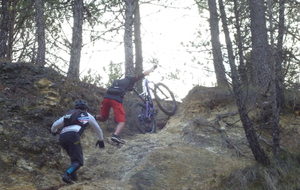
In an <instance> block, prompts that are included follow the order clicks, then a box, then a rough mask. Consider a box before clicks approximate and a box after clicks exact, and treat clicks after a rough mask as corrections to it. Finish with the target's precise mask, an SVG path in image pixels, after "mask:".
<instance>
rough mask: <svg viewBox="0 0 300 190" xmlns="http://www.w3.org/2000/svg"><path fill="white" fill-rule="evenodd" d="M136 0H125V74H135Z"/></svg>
mask: <svg viewBox="0 0 300 190" xmlns="http://www.w3.org/2000/svg"><path fill="white" fill-rule="evenodd" d="M134 1H135V0H125V33H124V48H125V76H133V75H134V67H133V40H132V34H133V29H132V28H133V27H132V26H133V14H134V10H135V8H134Z"/></svg>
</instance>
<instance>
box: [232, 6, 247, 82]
mask: <svg viewBox="0 0 300 190" xmlns="http://www.w3.org/2000/svg"><path fill="white" fill-rule="evenodd" d="M234 15H235V28H236V41H237V42H236V43H237V46H238V55H239V61H240V65H239V73H240V76H241V80H242V85H245V86H247V85H248V77H247V69H246V65H245V60H244V51H243V39H242V35H241V25H240V15H239V10H238V1H237V0H234Z"/></svg>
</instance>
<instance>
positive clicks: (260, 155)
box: [219, 0, 270, 165]
mask: <svg viewBox="0 0 300 190" xmlns="http://www.w3.org/2000/svg"><path fill="white" fill-rule="evenodd" d="M219 6H220V12H221V19H222V24H223V30H224V34H225V39H226V45H227V51H228V59H229V65H230V68H231V74H232V84H233V92H234V96H235V97H236V102H237V106H238V110H239V115H240V117H241V121H242V123H243V127H244V131H245V134H246V137H247V140H248V143H249V145H250V149H251V151H252V153H253V155H254V157H255V160H256V161H257V162H258V163H260V164H264V165H268V164H270V161H269V159H268V157H267V156H266V154H265V152H264V150H263V149H262V148H261V147H260V144H259V143H258V138H257V135H256V132H255V130H254V127H253V124H252V122H251V120H250V119H249V116H248V110H247V108H246V106H245V102H244V101H243V92H242V88H241V83H240V80H239V76H238V72H237V70H236V65H235V60H234V55H233V49H232V42H231V39H230V35H229V30H228V26H227V19H226V13H225V9H224V5H223V1H222V0H219Z"/></svg>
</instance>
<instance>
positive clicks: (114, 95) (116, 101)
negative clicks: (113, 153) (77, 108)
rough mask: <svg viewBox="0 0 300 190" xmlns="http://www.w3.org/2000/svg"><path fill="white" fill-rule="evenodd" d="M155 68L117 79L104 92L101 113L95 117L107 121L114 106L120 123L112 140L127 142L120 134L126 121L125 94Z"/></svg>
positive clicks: (116, 118)
mask: <svg viewBox="0 0 300 190" xmlns="http://www.w3.org/2000/svg"><path fill="white" fill-rule="evenodd" d="M155 68H156V66H154V67H153V68H151V69H148V70H146V71H144V72H143V73H142V74H140V75H136V76H134V77H125V78H123V79H119V80H115V81H114V82H113V85H112V87H110V88H109V89H108V90H107V92H106V93H105V94H104V99H103V101H102V106H101V109H100V114H99V115H95V118H96V120H99V121H106V120H107V119H108V118H109V111H110V108H113V111H114V116H115V121H116V122H117V123H118V125H117V127H116V130H115V132H114V133H113V134H112V137H111V140H112V141H114V142H117V143H122V144H124V143H125V141H124V140H122V139H121V138H120V136H119V135H120V133H121V132H122V130H123V129H124V127H125V122H126V119H125V110H124V107H123V104H122V101H123V97H124V95H125V94H126V92H127V91H128V90H130V89H132V87H133V85H134V84H135V83H136V82H137V81H139V80H140V79H142V78H144V76H147V75H149V74H150V73H151V72H152V71H154V69H155Z"/></svg>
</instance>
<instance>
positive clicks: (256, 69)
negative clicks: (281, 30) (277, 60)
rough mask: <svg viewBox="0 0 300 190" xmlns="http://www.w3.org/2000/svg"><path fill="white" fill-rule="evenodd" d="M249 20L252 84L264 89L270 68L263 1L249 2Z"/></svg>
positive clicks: (267, 81)
mask: <svg viewBox="0 0 300 190" xmlns="http://www.w3.org/2000/svg"><path fill="white" fill-rule="evenodd" d="M250 18H251V41H252V53H251V60H252V76H253V77H252V80H253V81H252V82H253V85H254V86H256V87H264V88H266V86H267V85H268V83H269V81H270V67H269V56H268V54H269V47H268V35H267V27H266V18H265V5H264V0H250Z"/></svg>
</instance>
